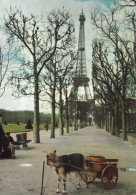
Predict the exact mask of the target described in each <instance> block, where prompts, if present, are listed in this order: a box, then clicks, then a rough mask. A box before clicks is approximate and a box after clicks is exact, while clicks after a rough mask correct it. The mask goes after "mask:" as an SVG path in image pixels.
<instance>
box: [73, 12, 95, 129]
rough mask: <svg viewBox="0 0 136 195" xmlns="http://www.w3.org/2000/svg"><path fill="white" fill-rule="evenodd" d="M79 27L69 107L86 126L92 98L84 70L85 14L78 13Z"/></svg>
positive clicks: (82, 124) (81, 123)
mask: <svg viewBox="0 0 136 195" xmlns="http://www.w3.org/2000/svg"><path fill="white" fill-rule="evenodd" d="M79 21H80V29H79V41H78V52H77V64H76V71H75V76H74V77H73V88H72V90H71V101H70V102H71V106H70V107H71V108H72V109H73V110H74V111H75V113H77V115H76V117H77V121H80V127H83V126H86V123H87V121H88V119H87V115H88V113H90V109H91V105H92V102H93V103H94V100H93V99H92V96H91V92H90V88H89V81H90V79H89V78H88V77H87V70H86V56H85V31H84V22H85V15H84V13H83V10H82V13H81V14H80V17H79Z"/></svg>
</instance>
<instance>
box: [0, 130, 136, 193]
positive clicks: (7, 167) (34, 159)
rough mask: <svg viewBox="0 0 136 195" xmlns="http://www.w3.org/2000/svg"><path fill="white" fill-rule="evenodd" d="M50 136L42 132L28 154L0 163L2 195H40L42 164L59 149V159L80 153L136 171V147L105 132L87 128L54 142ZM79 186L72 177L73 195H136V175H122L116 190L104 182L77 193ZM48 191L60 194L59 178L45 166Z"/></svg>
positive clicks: (69, 184) (69, 181)
mask: <svg viewBox="0 0 136 195" xmlns="http://www.w3.org/2000/svg"><path fill="white" fill-rule="evenodd" d="M49 133H50V132H49V131H48V132H47V133H46V132H45V131H41V143H40V144H33V143H31V144H29V149H28V150H24V149H21V150H20V151H17V152H16V156H17V158H16V159H15V160H0V184H1V185H0V194H2V195H29V194H30V195H38V194H39V195H40V188H41V173H42V162H43V160H45V153H46V152H47V151H53V150H55V149H56V150H57V153H58V154H59V155H61V154H70V153H75V152H80V153H83V154H84V155H102V156H105V157H106V158H118V159H119V163H118V167H119V168H136V146H133V145H131V143H130V142H124V141H122V140H121V139H119V138H116V137H114V136H111V135H110V134H109V133H107V132H105V131H104V130H100V129H97V128H94V127H87V128H84V129H81V130H78V131H74V132H71V133H70V134H66V135H64V136H60V135H59V134H58V133H57V135H56V138H55V139H50V138H49ZM13 136H15V135H13ZM31 137H32V132H31V133H28V139H30V138H31ZM43 151H44V152H45V153H44V152H43ZM25 164H28V167H25ZM76 184H77V180H76V178H75V176H74V174H71V175H69V176H68V178H67V191H68V194H69V195H78V194H79V195H92V194H93V195H101V194H104V195H136V172H127V171H119V180H118V183H117V185H116V187H115V188H114V189H113V190H105V189H103V186H102V184H101V181H100V179H96V181H95V182H94V183H92V184H90V185H89V188H88V189H86V186H85V183H84V182H83V183H82V188H81V189H80V190H77V189H76ZM44 187H46V188H44V189H45V193H44V195H55V194H56V188H57V176H56V173H55V171H54V169H53V168H52V169H51V168H50V167H49V166H45V178H44Z"/></svg>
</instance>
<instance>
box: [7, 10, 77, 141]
mask: <svg viewBox="0 0 136 195" xmlns="http://www.w3.org/2000/svg"><path fill="white" fill-rule="evenodd" d="M4 19H5V27H6V30H7V31H8V33H9V36H10V37H12V38H13V39H14V40H15V43H16V42H17V44H18V45H19V47H22V50H21V53H22V55H23V56H24V58H25V61H27V63H25V65H26V66H24V64H22V65H23V66H22V70H23V69H24V68H25V69H26V70H27V71H24V72H22V74H23V76H22V75H20V72H19V74H16V73H15V72H14V74H13V76H12V78H13V79H15V82H16V83H18V82H19V85H18V88H19V87H20V86H21V85H20V81H21V80H23V81H24V79H25V80H29V81H30V80H31V81H32V82H33V85H34V91H33V94H34V141H35V142H36V143H39V142H40V136H39V92H40V90H39V79H40V78H39V77H40V75H41V72H42V70H43V68H44V67H45V66H46V64H47V62H49V60H50V59H51V58H52V57H53V55H54V54H55V52H56V50H65V49H67V47H69V45H70V42H71V37H72V36H73V35H72V34H73V32H74V26H73V23H72V21H71V19H70V15H69V13H68V12H67V11H66V10H64V9H63V10H62V11H61V10H57V11H55V10H53V11H52V12H51V13H50V14H49V15H48V18H47V20H44V19H43V17H42V18H40V19H39V18H38V17H37V16H34V15H33V14H31V15H30V14H29V15H28V16H26V15H25V14H23V13H22V11H20V10H18V9H16V8H10V11H9V13H7V16H6V17H5V18H4ZM46 23H47V25H46ZM26 89H27V87H26V88H25V90H26ZM23 91H24V90H23ZM24 94H25V92H24Z"/></svg>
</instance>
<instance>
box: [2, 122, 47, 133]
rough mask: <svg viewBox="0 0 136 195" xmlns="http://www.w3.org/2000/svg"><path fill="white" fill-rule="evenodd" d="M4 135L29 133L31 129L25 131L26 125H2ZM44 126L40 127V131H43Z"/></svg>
mask: <svg viewBox="0 0 136 195" xmlns="http://www.w3.org/2000/svg"><path fill="white" fill-rule="evenodd" d="M2 126H3V129H4V132H5V133H19V132H29V131H32V130H33V129H25V126H26V124H20V125H17V124H8V125H2ZM44 129H45V128H44V125H40V130H44Z"/></svg>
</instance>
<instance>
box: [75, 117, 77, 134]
mask: <svg viewBox="0 0 136 195" xmlns="http://www.w3.org/2000/svg"><path fill="white" fill-rule="evenodd" d="M74 130H75V131H76V130H77V119H76V118H75V119H74Z"/></svg>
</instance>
